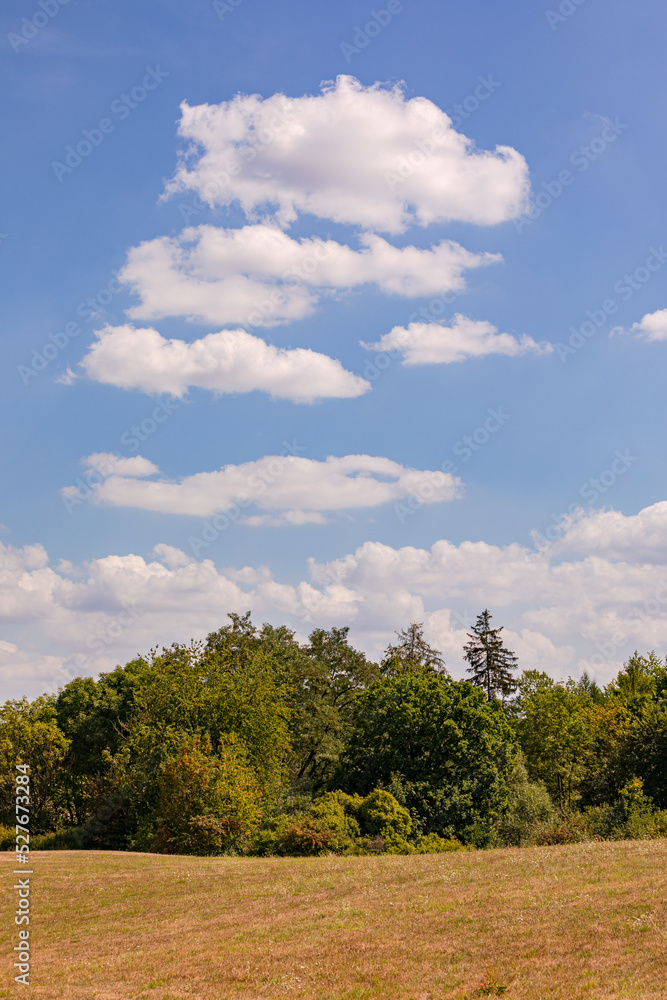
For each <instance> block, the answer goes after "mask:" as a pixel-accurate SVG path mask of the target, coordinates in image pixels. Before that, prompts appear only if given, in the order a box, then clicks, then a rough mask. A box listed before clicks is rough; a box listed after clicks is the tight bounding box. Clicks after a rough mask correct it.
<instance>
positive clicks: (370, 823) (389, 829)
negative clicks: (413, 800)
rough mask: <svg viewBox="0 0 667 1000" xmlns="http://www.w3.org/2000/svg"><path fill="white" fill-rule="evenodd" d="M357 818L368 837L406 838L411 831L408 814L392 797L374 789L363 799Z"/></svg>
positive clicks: (410, 820)
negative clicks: (393, 835) (393, 836)
mask: <svg viewBox="0 0 667 1000" xmlns="http://www.w3.org/2000/svg"><path fill="white" fill-rule="evenodd" d="M359 817H360V819H361V822H362V824H363V827H364V832H365V833H366V834H367V835H368V836H370V837H385V838H386V837H390V836H391V835H392V834H395V835H396V836H397V837H407V836H408V834H409V833H410V832H411V830H412V819H411V817H410V813H409V812H408V811H407V809H404V808H403V806H401V805H399V804H398V802H397V801H396V799H395V798H394V796H393V795H391V794H390V793H389V792H385V791H383V790H381V789H379V788H378V789H376V790H375V791H374V792H371V793H370V795H367V796H366V798H365V799H363V801H362V803H361V805H360V807H359Z"/></svg>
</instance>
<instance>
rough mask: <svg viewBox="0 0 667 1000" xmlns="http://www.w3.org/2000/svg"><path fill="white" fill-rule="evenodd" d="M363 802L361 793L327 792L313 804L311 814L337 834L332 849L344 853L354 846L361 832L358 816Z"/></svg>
mask: <svg viewBox="0 0 667 1000" xmlns="http://www.w3.org/2000/svg"><path fill="white" fill-rule="evenodd" d="M362 802H363V799H362V798H361V796H360V795H346V794H345V792H326V793H325V794H324V795H322V796H320V798H318V799H316V800H315V802H314V803H313V805H312V806H311V808H310V810H309V816H311V817H312V818H313V819H315V820H318V821H319V822H321V823H322V824H323V825H324V826H326V827H327V828H328V829H329V830H331V832H332V833H333V834H334V835H335V836H334V838H333V840H332V845H333V846H332V848H331V849H332V850H334V851H337V852H339V853H342V852H345V851H349V850H351V849H352V848H353V847H354V843H355V840H356V839H357V838H358V837H359V836H360V834H361V829H360V826H359V823H358V820H357V819H356V816H357V815H358V813H359V809H360V806H361V804H362Z"/></svg>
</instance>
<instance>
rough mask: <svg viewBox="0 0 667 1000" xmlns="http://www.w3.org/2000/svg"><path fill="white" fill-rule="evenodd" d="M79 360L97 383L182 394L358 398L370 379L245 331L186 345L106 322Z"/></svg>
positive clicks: (223, 333) (308, 400) (332, 361)
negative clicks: (257, 393) (195, 390)
mask: <svg viewBox="0 0 667 1000" xmlns="http://www.w3.org/2000/svg"><path fill="white" fill-rule="evenodd" d="M96 337H97V341H96V342H95V343H93V345H92V346H91V347H90V349H89V350H88V353H87V354H86V355H85V357H84V358H83V361H82V362H81V365H82V367H83V370H84V371H85V373H86V375H87V376H88V377H89V378H90V379H93V380H94V381H96V382H103V383H105V384H107V385H116V386H119V387H120V388H122V389H139V390H140V391H141V392H145V393H148V394H160V393H169V394H170V395H172V396H176V397H178V398H181V397H182V396H183V395H184V394H185V393H186V392H187V391H188V389H189V388H199V389H210V390H211V391H212V392H217V393H238V392H253V391H255V390H258V391H261V392H268V393H270V395H271V396H273V397H274V398H276V399H291V400H293V401H294V402H298V403H312V402H313V401H314V400H316V399H346V398H350V397H354V396H361V395H362V394H363V393H364V392H367V391H368V389H370V384H369V383H368V382H367V381H366V380H365V379H363V378H361V377H360V376H359V375H354V374H353V373H352V372H349V371H346V369H345V368H343V366H342V365H341V363H340V361H336V360H335V359H334V358H330V357H329V356H328V355H326V354H318V353H317V352H316V351H312V350H310V349H308V348H301V347H298V348H293V349H286V348H278V347H274V346H273V345H271V344H267V343H266V342H265V341H264V340H262V339H261V338H260V337H255V336H253V335H252V334H250V333H247V332H246V331H245V330H222V331H220V332H219V333H209V334H208V335H207V336H206V337H202V338H201V339H200V340H195V341H193V342H192V343H190V342H188V341H186V340H176V339H171V340H168V339H167V338H165V337H163V336H162V335H161V334H160V333H159V332H158V331H157V330H154V329H152V328H150V327H149V328H138V329H137V328H135V327H133V326H131V325H126V326H116V327H112V326H107V327H105V328H104V329H103V330H100V331H98V332H97V333H96Z"/></svg>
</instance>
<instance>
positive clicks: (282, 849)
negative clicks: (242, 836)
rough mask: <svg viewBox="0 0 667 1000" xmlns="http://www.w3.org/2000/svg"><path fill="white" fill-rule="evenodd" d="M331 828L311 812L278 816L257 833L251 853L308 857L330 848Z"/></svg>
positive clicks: (332, 843) (333, 837)
mask: <svg viewBox="0 0 667 1000" xmlns="http://www.w3.org/2000/svg"><path fill="white" fill-rule="evenodd" d="M337 842H338V841H337V834H336V831H335V830H332V829H331V828H330V827H328V826H327V825H326V824H325V823H323V822H322V820H320V819H317V818H316V817H314V816H307V815H306V816H285V815H283V816H278V818H277V819H274V820H272V821H270V822H269V823H268V824H267V825H266V827H265V828H264V829H263V830H262V831H260V833H259V834H258V836H257V838H256V840H255V845H254V853H256V854H261V855H267V854H277V855H280V856H283V857H312V856H313V855H317V854H327V853H329V852H330V851H334V850H335V848H336V844H337Z"/></svg>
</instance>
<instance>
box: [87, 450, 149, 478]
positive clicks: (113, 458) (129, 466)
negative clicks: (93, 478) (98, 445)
mask: <svg viewBox="0 0 667 1000" xmlns="http://www.w3.org/2000/svg"><path fill="white" fill-rule="evenodd" d="M86 466H87V468H88V469H91V470H93V471H95V472H98V473H99V474H100V475H101V476H110V475H111V474H112V473H113V474H115V475H117V476H127V477H128V478H133V477H138V478H140V479H141V478H143V477H144V476H152V475H154V474H155V473H156V472H159V471H160V470H159V469H158V467H157V465H154V464H153V462H150V461H149V460H148V459H147V458H143V457H142V456H141V455H134V456H133V457H132V458H123V457H122V456H120V455H114V454H113V453H112V452H108V451H101V452H96V453H95V454H94V455H89V456H88V458H87V459H86Z"/></svg>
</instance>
